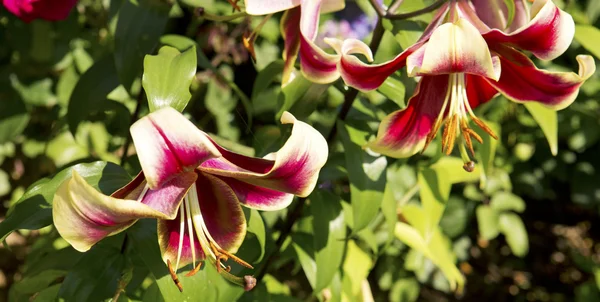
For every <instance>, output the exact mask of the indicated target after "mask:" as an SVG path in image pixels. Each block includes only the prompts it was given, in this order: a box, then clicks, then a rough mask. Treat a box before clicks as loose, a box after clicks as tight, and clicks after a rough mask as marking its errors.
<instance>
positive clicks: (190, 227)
mask: <svg viewBox="0 0 600 302" xmlns="http://www.w3.org/2000/svg"><path fill="white" fill-rule="evenodd" d="M190 190H191V189H190ZM183 201H184V202H185V205H186V207H185V212H186V214H187V223H188V233H189V237H190V246H191V247H192V263H193V264H194V266H196V247H195V246H196V244H194V231H193V230H194V229H193V225H192V215H191V213H190V211H191V210H190V199H189V198H188V196H187V195H186V196H185V197H184V198H183Z"/></svg>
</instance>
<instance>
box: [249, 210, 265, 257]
mask: <svg viewBox="0 0 600 302" xmlns="http://www.w3.org/2000/svg"><path fill="white" fill-rule="evenodd" d="M248 212H249V215H248V216H247V217H246V223H247V224H248V228H247V231H248V232H250V233H252V234H254V236H256V240H258V243H259V244H260V256H259V257H258V259H257V260H255V261H254V262H256V263H258V262H260V261H261V260H262V258H263V257H264V255H265V245H266V240H267V231H266V229H265V222H264V221H263V219H262V217H261V216H260V213H259V212H258V211H257V210H254V209H249V211H248Z"/></svg>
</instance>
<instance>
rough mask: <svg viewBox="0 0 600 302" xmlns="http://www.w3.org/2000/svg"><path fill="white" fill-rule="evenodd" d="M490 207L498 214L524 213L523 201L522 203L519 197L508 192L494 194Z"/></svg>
mask: <svg viewBox="0 0 600 302" xmlns="http://www.w3.org/2000/svg"><path fill="white" fill-rule="evenodd" d="M490 206H491V207H492V209H494V210H495V211H496V212H498V213H500V212H503V211H515V212H519V213H522V212H523V211H525V201H523V199H522V198H521V197H519V196H517V195H515V194H513V193H510V192H498V193H496V194H494V196H492V200H491V201H490Z"/></svg>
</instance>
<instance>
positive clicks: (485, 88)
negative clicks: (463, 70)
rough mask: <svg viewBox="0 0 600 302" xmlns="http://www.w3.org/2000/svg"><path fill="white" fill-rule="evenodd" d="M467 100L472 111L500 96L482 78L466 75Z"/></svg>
mask: <svg viewBox="0 0 600 302" xmlns="http://www.w3.org/2000/svg"><path fill="white" fill-rule="evenodd" d="M465 82H466V85H465V86H466V89H467V99H468V100H469V105H470V106H471V108H472V109H475V108H476V107H478V106H479V105H481V104H485V103H487V102H488V101H489V100H491V99H492V98H493V97H494V96H496V95H497V94H498V90H496V88H494V87H493V86H492V85H490V84H489V83H488V82H487V81H486V80H485V78H482V77H480V76H475V75H470V74H467V75H465Z"/></svg>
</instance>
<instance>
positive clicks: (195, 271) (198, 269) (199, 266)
mask: <svg viewBox="0 0 600 302" xmlns="http://www.w3.org/2000/svg"><path fill="white" fill-rule="evenodd" d="M202 263H203V262H198V265H196V267H194V269H193V270H191V271H189V272H188V273H187V274H185V276H186V277H192V276H194V275H195V274H197V273H198V272H199V271H200V268H201V267H202Z"/></svg>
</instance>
